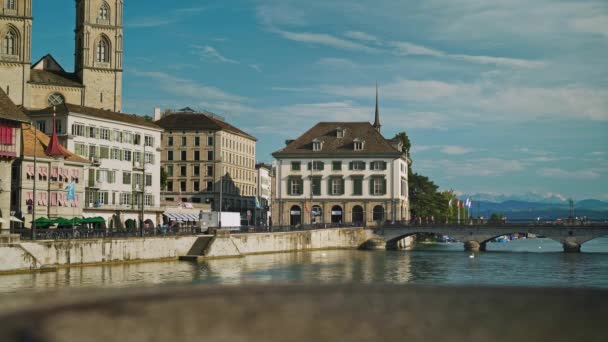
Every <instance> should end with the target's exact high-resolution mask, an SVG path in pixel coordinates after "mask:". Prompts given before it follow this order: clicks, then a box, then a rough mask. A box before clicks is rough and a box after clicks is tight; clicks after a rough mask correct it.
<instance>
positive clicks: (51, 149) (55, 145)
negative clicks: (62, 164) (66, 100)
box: [44, 106, 70, 158]
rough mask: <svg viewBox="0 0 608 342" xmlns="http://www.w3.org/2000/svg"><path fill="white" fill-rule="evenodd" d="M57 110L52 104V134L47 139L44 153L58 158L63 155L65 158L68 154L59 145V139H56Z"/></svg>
mask: <svg viewBox="0 0 608 342" xmlns="http://www.w3.org/2000/svg"><path fill="white" fill-rule="evenodd" d="M56 121H57V110H56V107H55V106H53V135H52V136H51V140H50V141H49V145H48V146H47V147H46V150H44V153H45V154H46V155H47V156H49V157H54V158H59V157H64V158H67V157H69V156H70V154H69V153H68V152H67V151H66V150H65V149H64V148H63V146H61V144H60V143H59V139H57V124H56Z"/></svg>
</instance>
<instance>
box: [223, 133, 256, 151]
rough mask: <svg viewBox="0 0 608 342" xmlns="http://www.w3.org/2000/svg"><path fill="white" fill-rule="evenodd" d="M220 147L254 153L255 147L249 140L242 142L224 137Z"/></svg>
mask: <svg viewBox="0 0 608 342" xmlns="http://www.w3.org/2000/svg"><path fill="white" fill-rule="evenodd" d="M222 147H223V148H225V149H227V150H233V151H237V152H241V153H246V154H255V148H254V146H253V143H251V142H249V143H242V142H240V141H235V140H233V139H230V138H226V137H224V138H223V139H222Z"/></svg>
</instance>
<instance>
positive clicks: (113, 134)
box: [38, 120, 154, 147]
mask: <svg viewBox="0 0 608 342" xmlns="http://www.w3.org/2000/svg"><path fill="white" fill-rule="evenodd" d="M57 123H60V120H57ZM45 125H46V122H45V121H41V125H39V126H38V129H39V130H41V131H46V130H45V129H44V128H45ZM60 127H61V125H59V126H58V129H57V131H58V132H59V131H60ZM72 135H76V136H79V137H86V138H94V139H101V140H107V141H114V142H119V143H124V144H133V145H141V144H142V139H141V137H142V135H141V134H139V133H132V132H127V131H119V130H116V129H115V130H111V129H109V128H103V127H94V126H85V125H84V124H77V123H75V124H73V125H72ZM143 143H144V145H145V146H148V147H154V137H153V136H150V135H145V136H144V140H143Z"/></svg>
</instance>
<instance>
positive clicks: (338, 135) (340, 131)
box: [336, 127, 344, 139]
mask: <svg viewBox="0 0 608 342" xmlns="http://www.w3.org/2000/svg"><path fill="white" fill-rule="evenodd" d="M336 138H338V139H342V138H344V128H342V127H338V128H336Z"/></svg>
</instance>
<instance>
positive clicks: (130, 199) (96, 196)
mask: <svg viewBox="0 0 608 342" xmlns="http://www.w3.org/2000/svg"><path fill="white" fill-rule="evenodd" d="M117 195H118V196H117ZM85 203H87V205H88V206H89V207H102V206H104V205H123V206H138V205H141V194H135V195H134V194H133V193H131V192H110V191H87V192H86V194H85ZM144 206H149V207H151V206H154V195H151V194H146V195H145V196H144Z"/></svg>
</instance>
